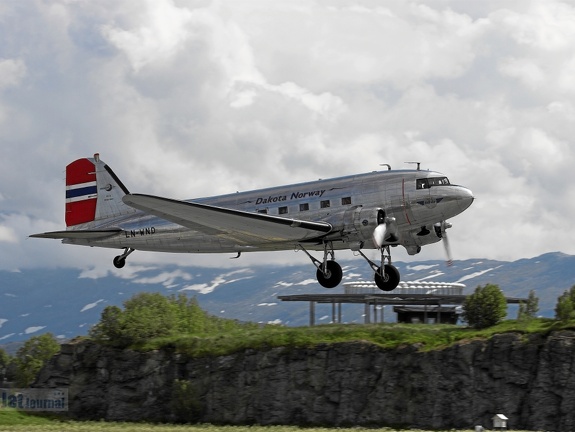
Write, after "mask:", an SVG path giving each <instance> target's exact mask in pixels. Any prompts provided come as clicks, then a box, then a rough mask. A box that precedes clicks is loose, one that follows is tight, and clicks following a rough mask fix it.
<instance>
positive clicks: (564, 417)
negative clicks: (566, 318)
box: [36, 331, 575, 431]
mask: <svg viewBox="0 0 575 432" xmlns="http://www.w3.org/2000/svg"><path fill="white" fill-rule="evenodd" d="M574 354H575V332H574V331H559V332H555V333H552V334H550V335H534V336H525V335H520V334H515V333H509V334H501V335H497V336H495V337H493V338H491V339H489V340H471V341H466V342H461V343H458V344H455V345H453V346H451V347H448V348H445V349H439V350H432V351H426V350H424V349H422V347H420V346H417V345H410V346H405V347H401V348H398V349H393V350H389V349H382V348H380V347H378V346H376V345H373V344H371V343H368V342H363V341H358V342H350V343H341V344H335V345H320V346H317V347H315V348H313V349H311V348H310V349H294V348H273V349H268V350H262V351H256V350H245V351H243V352H239V353H236V354H233V355H228V356H222V357H204V358H191V359H190V358H185V357H184V356H182V355H180V354H177V353H173V352H167V351H153V352H136V351H130V350H117V349H113V348H109V347H103V346H100V345H96V344H94V343H92V342H89V341H85V342H80V343H77V344H68V345H64V346H63V347H62V351H61V353H60V354H58V355H57V356H55V357H54V358H53V359H52V360H51V362H50V363H49V364H48V365H47V366H46V367H45V368H44V369H43V370H42V371H41V373H40V375H39V377H38V380H37V382H36V387H58V386H64V387H68V388H69V395H70V403H69V409H70V415H71V416H72V417H74V418H78V419H106V420H116V421H124V420H126V421H127V420H137V421H140V420H148V421H201V422H210V423H227V424H250V423H257V424H301V425H328V426H339V425H341V426H343V425H365V426H369V425H379V426H386V425H396V426H397V425H402V426H410V427H419V428H428V429H439V428H441V429H447V428H469V427H472V426H473V425H478V424H481V425H484V426H490V425H491V421H490V419H491V417H492V416H493V415H494V414H496V413H503V414H505V415H506V416H507V417H509V422H508V426H509V427H510V428H513V429H532V430H548V431H572V430H575V410H574V409H573V408H575V364H574V360H575V355H574Z"/></svg>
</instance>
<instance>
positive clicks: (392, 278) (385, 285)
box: [374, 264, 399, 291]
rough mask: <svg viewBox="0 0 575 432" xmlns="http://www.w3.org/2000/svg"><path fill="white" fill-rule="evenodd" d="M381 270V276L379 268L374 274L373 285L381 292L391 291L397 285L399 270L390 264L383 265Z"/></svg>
mask: <svg viewBox="0 0 575 432" xmlns="http://www.w3.org/2000/svg"><path fill="white" fill-rule="evenodd" d="M383 269H384V274H383V276H382V274H381V273H382V272H381V267H380V268H379V269H378V270H377V271H376V272H375V277H374V280H375V284H376V285H377V287H378V288H379V289H380V290H382V291H393V290H394V289H395V288H396V287H397V285H399V270H397V269H396V268H395V267H394V266H392V265H391V264H385V265H384V266H383Z"/></svg>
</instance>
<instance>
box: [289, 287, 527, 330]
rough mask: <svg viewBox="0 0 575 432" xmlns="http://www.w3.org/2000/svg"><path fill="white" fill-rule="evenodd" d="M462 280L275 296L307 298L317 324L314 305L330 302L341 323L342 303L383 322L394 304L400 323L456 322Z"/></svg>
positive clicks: (368, 319) (511, 300)
mask: <svg viewBox="0 0 575 432" xmlns="http://www.w3.org/2000/svg"><path fill="white" fill-rule="evenodd" d="M464 289H465V285H464V284H462V283H447V282H427V281H413V282H400V283H399V285H398V287H397V288H396V289H395V290H393V292H383V291H381V290H380V289H379V288H378V287H377V285H376V284H375V282H371V281H356V282H346V283H344V293H338V294H336V293H334V294H295V295H285V296H278V299H279V300H281V301H307V302H309V324H310V326H313V325H315V324H316V305H317V304H331V322H333V323H341V322H343V321H342V304H344V303H352V304H363V305H364V313H363V317H364V322H365V323H366V324H368V323H372V322H373V323H378V322H384V319H385V316H384V312H385V306H387V305H391V306H393V312H394V313H396V314H397V321H398V322H403V323H426V324H435V323H442V324H457V321H458V319H459V314H460V312H461V305H462V304H463V302H464V301H465V299H466V298H467V295H464V294H463V290H464ZM505 300H506V301H507V303H508V304H518V303H520V302H526V301H527V299H524V298H516V297H506V298H505Z"/></svg>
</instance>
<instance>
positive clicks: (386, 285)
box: [358, 246, 400, 291]
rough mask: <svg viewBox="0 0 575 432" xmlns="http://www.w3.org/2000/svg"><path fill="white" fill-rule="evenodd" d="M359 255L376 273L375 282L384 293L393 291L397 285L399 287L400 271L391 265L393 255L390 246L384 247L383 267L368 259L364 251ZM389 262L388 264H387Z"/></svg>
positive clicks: (382, 251)
mask: <svg viewBox="0 0 575 432" xmlns="http://www.w3.org/2000/svg"><path fill="white" fill-rule="evenodd" d="M358 252H359V254H360V255H361V256H362V257H363V258H364V259H365V260H366V261H367V263H368V264H369V265H370V267H371V268H372V270H373V271H374V273H375V275H374V281H375V284H376V285H377V287H378V288H379V289H380V290H382V291H393V290H394V289H395V288H396V287H397V285H399V278H400V276H399V271H398V270H397V268H396V267H395V266H393V265H392V264H391V253H390V251H389V246H382V247H381V249H380V252H381V265H380V266H378V265H377V264H376V263H374V262H373V261H371V260H370V259H369V258H368V257H366V256H365V255H364V253H363V252H362V251H358ZM386 260H387V262H388V264H385V261H386Z"/></svg>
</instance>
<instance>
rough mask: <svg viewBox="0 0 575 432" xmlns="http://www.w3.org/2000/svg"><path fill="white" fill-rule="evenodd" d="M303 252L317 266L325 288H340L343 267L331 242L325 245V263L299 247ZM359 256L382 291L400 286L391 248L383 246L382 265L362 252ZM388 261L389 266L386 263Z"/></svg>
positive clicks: (318, 275) (318, 277)
mask: <svg viewBox="0 0 575 432" xmlns="http://www.w3.org/2000/svg"><path fill="white" fill-rule="evenodd" d="M299 247H300V248H301V250H302V251H304V252H305V253H306V255H307V256H308V257H309V259H311V262H312V263H313V264H314V265H315V266H316V268H317V272H316V278H317V281H318V282H319V284H320V285H321V286H323V287H324V288H335V287H336V286H338V285H339V284H340V282H341V280H342V277H343V271H342V269H341V266H340V265H339V264H338V263H337V262H336V261H335V253H334V250H333V245H332V243H331V242H326V243H324V245H323V261H320V260H318V259H316V258H314V257H313V256H311V254H310V253H309V252H308V251H307V250H305V248H304V247H303V246H302V245H299ZM358 252H359V254H360V255H361V256H362V257H363V258H364V259H365V260H366V261H367V262H368V264H369V265H370V266H371V268H372V269H373V271H374V280H375V284H376V285H377V287H378V288H379V289H380V290H382V291H393V290H394V289H395V288H396V287H397V285H399V278H400V276H399V271H398V270H397V268H396V267H395V266H393V265H392V264H391V254H390V251H389V246H383V247H382V248H381V249H380V252H381V265H377V264H376V263H374V262H373V261H371V260H370V259H369V258H368V257H366V256H365V255H364V253H363V252H361V251H360V250H359V251H358ZM385 261H387V264H386V263H385Z"/></svg>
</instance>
